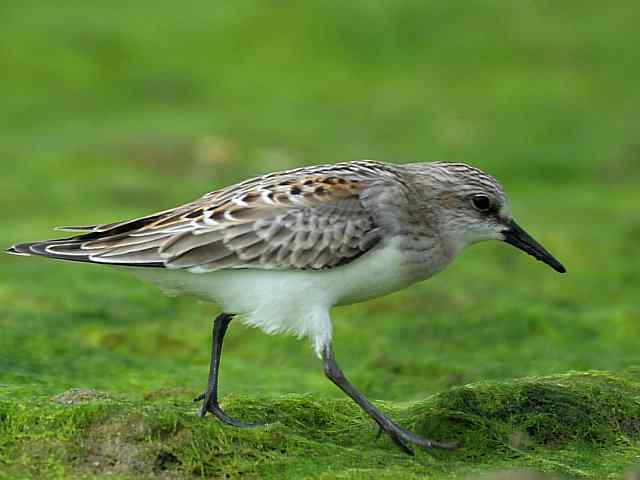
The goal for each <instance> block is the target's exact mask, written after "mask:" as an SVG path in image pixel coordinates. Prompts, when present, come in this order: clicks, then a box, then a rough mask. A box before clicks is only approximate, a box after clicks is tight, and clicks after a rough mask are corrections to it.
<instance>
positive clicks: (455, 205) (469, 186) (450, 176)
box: [414, 162, 566, 273]
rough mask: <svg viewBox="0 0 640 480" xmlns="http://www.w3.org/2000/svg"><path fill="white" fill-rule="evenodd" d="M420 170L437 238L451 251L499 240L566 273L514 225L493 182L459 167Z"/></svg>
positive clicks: (439, 165)
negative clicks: (432, 209) (431, 208)
mask: <svg viewBox="0 0 640 480" xmlns="http://www.w3.org/2000/svg"><path fill="white" fill-rule="evenodd" d="M414 165H415V167H416V168H420V167H418V165H419V164H414ZM420 170H421V172H420V173H421V177H422V179H423V183H424V184H425V185H424V188H426V189H427V190H428V191H429V197H430V203H431V202H435V204H436V205H437V207H438V208H437V212H434V215H433V216H434V217H435V218H436V220H437V223H438V231H439V234H440V236H441V237H442V238H443V240H445V241H446V242H447V243H448V244H449V245H450V247H451V248H452V249H453V250H454V251H460V250H461V249H462V248H464V247H465V246H466V245H470V244H473V243H477V242H481V241H484V240H501V241H504V242H506V243H509V244H511V245H513V246H514V247H517V248H519V249H520V250H523V251H524V252H526V253H528V254H529V255H531V256H533V257H535V258H536V259H538V260H540V261H542V262H544V263H546V264H547V265H549V266H550V267H551V268H553V269H554V270H556V271H557V272H560V273H564V272H565V271H566V270H565V268H564V266H563V265H562V264H561V263H560V262H559V261H558V260H557V259H556V258H555V257H554V256H553V255H551V253H549V252H548V251H547V250H546V249H545V248H544V247H543V246H542V245H540V244H539V243H538V242H537V241H536V240H534V239H533V238H532V237H531V236H530V235H529V234H528V233H527V232H526V231H525V230H524V229H522V227H520V226H519V225H518V224H517V223H516V222H515V220H514V219H513V217H512V215H511V208H510V206H509V200H508V198H507V195H506V194H505V192H504V190H503V188H502V186H501V185H500V184H499V183H498V182H497V180H496V179H495V178H493V177H492V176H490V175H487V174H486V173H484V172H482V171H480V170H478V169H476V168H473V167H471V166H469V165H465V164H462V163H447V162H434V163H427V164H424V163H423V164H422V167H421V168H420Z"/></svg>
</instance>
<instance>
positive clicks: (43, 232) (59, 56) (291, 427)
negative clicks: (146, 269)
mask: <svg viewBox="0 0 640 480" xmlns="http://www.w3.org/2000/svg"><path fill="white" fill-rule="evenodd" d="M5 3H6V2H5ZM637 13H638V7H637V6H636V5H635V3H634V2H631V1H629V2H626V1H625V2H617V3H616V4H615V5H607V6H602V5H601V4H600V3H597V2H595V1H588V2H577V1H567V2H562V4H561V5H560V4H558V3H557V2H542V1H541V2H527V3H525V2H521V3H520V2H519V3H507V2H499V1H497V0H493V1H491V0H484V1H474V2H467V3H465V4H464V6H463V5H462V4H460V5H455V4H446V3H442V4H439V3H436V2H418V1H408V2H402V3H398V2H388V1H383V2H360V1H356V2H349V3H347V4H345V3H344V2H340V3H338V2H334V1H328V2H311V1H310V2H298V3H294V2H283V3H280V4H277V5H267V4H266V3H264V2H256V1H252V0H240V1H237V2H224V3H223V2H215V3H214V4H212V3H211V2H203V1H197V0H194V1H192V2H188V3H187V4H181V5H180V6H178V5H177V4H175V5H174V4H169V3H166V4H158V3H157V2H156V3H152V2H148V1H146V0H144V1H140V2H134V3H125V2H115V3H113V2H112V3H110V4H108V5H107V4H106V3H102V4H101V3H100V2H79V1H75V0H68V1H66V2H63V3H62V4H53V3H50V4H47V3H42V2H34V1H24V2H20V3H19V4H18V3H15V2H14V3H13V4H11V3H6V4H3V5H0V19H1V20H0V22H2V27H3V29H2V30H3V38H5V40H6V41H5V42H3V45H2V46H0V69H1V70H2V72H3V75H2V78H0V89H1V91H2V92H3V94H4V95H3V99H2V109H0V140H1V141H0V152H1V158H2V167H3V168H2V174H1V175H0V204H1V205H2V206H3V209H2V220H3V221H2V225H3V228H2V229H1V230H0V244H2V245H7V246H8V245H10V244H12V243H14V242H16V241H22V240H34V239H39V238H47V237H50V236H52V232H51V230H50V227H52V226H55V225H65V224H83V223H93V222H109V221H113V220H118V219H123V218H127V217H130V216H135V215H141V214H145V213H150V212H152V211H155V210H159V209H163V208H168V207H171V206H173V205H175V204H178V203H181V202H185V201H189V200H191V199H193V198H195V197H196V196H197V195H199V194H201V193H203V192H206V191H209V190H212V189H214V188H216V187H218V186H222V185H225V184H228V183H230V182H233V181H236V180H240V179H242V178H244V177H247V176H250V175H255V174H258V173H261V172H265V171H270V170H276V169H283V168H289V167H294V166H297V165H301V164H314V163H325V162H335V161H341V160H349V159H357V158H375V159H381V160H392V161H398V162H404V161H415V160H436V159H451V160H460V161H466V162H469V163H472V164H474V165H477V166H478V167H480V168H483V169H485V170H487V171H489V172H490V173H492V174H494V175H495V176H496V177H498V178H499V179H500V180H501V181H502V183H503V184H504V185H505V187H506V189H507V191H508V192H509V194H510V196H511V200H512V204H513V210H514V212H515V214H516V218H517V219H518V221H519V222H520V223H521V224H522V225H523V226H525V227H526V228H527V229H528V230H529V231H530V232H531V233H532V234H534V236H535V237H536V238H538V240H540V241H541V243H543V244H544V245H545V246H546V247H548V248H549V250H551V251H552V252H553V253H554V254H555V255H556V256H557V257H558V258H559V259H560V260H561V261H562V262H563V263H565V265H566V266H567V268H568V270H569V273H568V274H567V275H565V276H560V275H557V274H554V273H553V272H552V271H550V270H549V269H547V268H545V267H544V266H543V265H541V264H538V263H536V262H533V261H532V260H531V259H530V258H529V257H527V256H525V255H523V254H521V253H519V252H516V251H515V250H513V249H511V248H510V247H508V246H506V245H498V244H483V245H478V246H474V247H472V248H469V249H468V250H467V251H466V252H465V253H464V254H463V255H462V257H461V258H460V259H459V260H457V261H456V262H455V263H454V264H453V265H452V266H451V267H450V268H449V269H448V270H447V271H446V272H443V273H442V274H440V275H438V276H437V277H435V278H434V279H432V280H430V281H428V282H425V283H423V284H420V285H417V286H415V287H412V288H411V289H408V290H405V291H402V292H398V293H396V294H393V295H390V296H388V297H384V298H381V299H376V300H373V301H370V302H367V303H364V304H361V305H354V306H350V307H344V308H340V309H336V310H335V312H334V324H335V347H336V353H337V357H338V360H339V361H340V363H341V366H342V367H343V369H344V371H345V373H346V374H347V375H348V376H349V377H350V379H351V380H352V381H353V383H354V384H355V385H357V386H359V387H360V388H361V389H362V390H363V391H364V392H365V393H366V394H367V395H368V396H369V397H370V398H373V399H379V402H380V403H379V405H381V406H382V407H383V408H384V409H386V410H387V411H388V412H389V413H390V414H392V415H394V416H395V417H396V418H398V419H399V420H400V421H401V423H403V425H406V426H409V427H412V428H414V429H415V430H416V431H418V432H421V433H423V434H429V435H433V436H434V437H438V438H442V439H451V440H458V441H460V442H461V443H463V447H462V448H461V449H460V450H459V451H457V452H455V453H453V454H448V453H442V452H439V453H437V454H435V455H434V456H430V455H428V454H426V453H421V452H420V453H418V455H417V457H416V458H415V459H410V458H406V457H404V456H403V455H402V454H401V453H399V452H398V451H397V450H396V449H395V448H394V446H393V445H392V444H391V443H390V442H389V441H387V440H380V441H379V442H375V441H374V438H375V429H374V428H373V426H372V425H371V423H370V422H368V421H367V420H366V419H365V418H364V417H363V416H362V415H361V414H360V413H359V412H358V411H357V409H356V408H355V407H354V406H353V405H351V404H350V403H349V402H348V401H347V400H346V399H344V398H343V396H342V394H341V393H340V392H339V391H337V389H336V388H335V387H334V386H333V385H332V384H330V382H328V381H327V380H326V379H325V378H324V376H323V375H322V372H321V368H320V365H319V362H318V360H317V359H316V358H314V356H313V354H312V353H311V350H310V349H309V348H308V345H307V344H306V342H303V341H298V340H295V339H292V338H286V337H268V336H265V335H264V334H262V333H260V332H258V331H254V330H250V329H247V328H244V327H242V326H239V325H233V324H232V328H231V329H230V331H229V334H228V339H227V341H226V343H225V355H224V359H223V367H222V373H221V389H222V396H223V399H224V403H225V406H226V407H227V408H229V410H230V411H231V412H232V413H234V414H237V415H238V416H241V417H244V418H247V419H261V418H268V419H270V420H273V421H275V423H273V424H272V425H270V426H268V427H266V428H264V429H259V430H256V431H251V432H247V431H236V430H233V429H228V428H222V427H220V426H219V425H218V424H217V423H216V422H214V421H211V420H209V421H201V420H199V419H197V418H196V417H195V416H194V412H195V406H194V405H193V404H191V403H190V401H189V399H190V398H191V397H192V396H193V395H194V394H196V393H198V392H199V391H200V390H201V389H202V387H203V385H204V381H205V378H206V374H207V365H208V354H209V350H208V349H209V333H210V320H211V317H212V316H213V315H214V314H215V313H216V308H215V306H210V305H205V304H201V303H197V302H194V301H193V300H190V299H183V298H178V299H175V298H167V297H163V296H161V295H159V294H158V292H157V290H156V289H155V288H154V287H152V286H149V285H145V284H142V283H139V282H138V281H137V280H135V279H133V278H130V277H129V276H127V275H126V273H123V272H121V271H116V270H110V269H108V268H100V267H95V266H86V265H70V264H65V263H58V262H53V261H47V260H43V259H26V258H15V257H9V256H2V257H1V258H0V272H1V273H2V275H0V305H1V307H0V329H1V332H2V333H1V334H0V477H2V476H5V477H7V478H25V477H29V476H33V477H42V476H46V477H56V476H57V477H60V478H74V477H76V478H102V477H107V476H109V477H110V478H113V477H114V476H115V477H120V478H131V477H136V476H142V477H157V478H172V477H177V478H180V477H182V476H204V477H206V476H209V477H214V478H215V477H222V476H223V475H225V474H226V475H229V476H230V477H232V478H234V477H239V476H243V477H245V478H287V477H289V478H307V477H308V478H367V477H370V478H398V477H402V478H429V479H438V480H439V479H448V478H452V479H453V478H465V477H466V476H468V475H472V477H471V478H475V477H476V476H477V474H478V473H477V472H485V471H493V470H499V469H513V468H530V469H535V470H539V471H544V472H547V473H551V474H554V473H555V474H557V475H560V476H562V477H566V478H584V479H598V480H599V479H604V478H620V476H621V475H622V472H623V471H625V470H626V469H627V468H629V466H630V465H632V464H634V463H637V462H638V460H639V458H640V442H639V438H640V435H639V433H638V422H639V421H640V420H639V419H640V415H639V413H638V398H640V395H639V393H638V375H637V372H638V366H639V361H638V355H637V350H638V349H637V339H638V337H639V335H640V321H639V320H640V302H639V301H638V298H637V297H638V295H637V292H638V288H639V287H640V270H639V269H638V265H640V253H638V249H637V243H638V237H639V236H640V221H639V220H638V217H637V205H639V204H640V193H639V192H638V188H637V185H638V182H639V181H640V148H639V143H638V140H637V139H638V134H639V133H640V132H639V130H638V121H637V112H638V111H639V110H640V95H639V94H638V93H637V84H638V80H640V67H639V66H638V64H637V62H636V54H637V47H636V45H638V43H639V42H640V33H639V32H638V29H637V28H636V27H637V26H636V24H635V20H634V14H637ZM53 235H55V234H53ZM567 372H573V373H567ZM73 388H81V389H94V390H95V391H97V392H102V395H98V396H97V397H98V398H95V399H94V398H92V395H91V394H86V395H85V397H86V398H85V399H84V401H76V400H73V403H71V404H67V403H64V400H63V401H62V403H60V399H59V397H57V395H60V394H61V393H63V392H66V391H69V390H70V389H73ZM69 398H71V399H73V398H74V397H73V395H71V397H69ZM56 399H57V400H56Z"/></svg>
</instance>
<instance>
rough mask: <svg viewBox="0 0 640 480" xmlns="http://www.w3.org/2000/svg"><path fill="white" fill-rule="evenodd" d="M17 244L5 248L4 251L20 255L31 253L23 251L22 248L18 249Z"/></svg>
mask: <svg viewBox="0 0 640 480" xmlns="http://www.w3.org/2000/svg"><path fill="white" fill-rule="evenodd" d="M19 247H20V246H19V245H13V246H11V247H9V248H7V249H6V250H5V251H4V253H8V254H9V255H19V256H21V257H30V256H31V254H30V253H28V252H25V251H23V250H19Z"/></svg>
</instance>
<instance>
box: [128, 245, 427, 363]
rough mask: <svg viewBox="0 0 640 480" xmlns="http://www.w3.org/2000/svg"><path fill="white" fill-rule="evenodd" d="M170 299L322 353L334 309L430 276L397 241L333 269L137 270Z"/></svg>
mask: <svg viewBox="0 0 640 480" xmlns="http://www.w3.org/2000/svg"><path fill="white" fill-rule="evenodd" d="M136 273H137V274H138V275H139V276H141V277H142V278H144V279H146V280H149V281H151V282H153V283H156V284H158V285H159V286H160V287H161V288H162V289H163V290H165V292H167V293H169V294H190V295H195V296H197V297H199V298H202V299H204V300H208V301H212V302H215V303H217V304H218V305H219V306H220V307H221V308H222V310H223V311H225V312H227V313H235V314H238V316H239V319H240V320H241V321H242V322H243V323H246V324H249V325H252V326H256V327H259V328H261V329H262V330H264V331H265V332H267V333H278V332H290V333H294V334H296V335H298V336H309V337H311V338H312V340H313V342H314V346H315V348H316V350H317V351H319V349H320V348H322V346H323V345H325V344H326V343H327V342H328V341H330V339H331V321H330V318H329V310H330V309H331V307H333V306H334V305H347V304H351V303H357V302H361V301H363V300H367V299H370V298H374V297H379V296H382V295H386V294H388V293H391V292H393V291H396V290H400V289H402V288H405V287H407V286H409V285H411V284H413V283H415V282H417V281H419V280H422V279H424V278H426V277H428V276H429V275H430V273H434V272H429V271H428V270H427V271H425V270H424V269H417V268H416V266H415V265H414V264H412V263H411V262H409V261H408V259H407V258H406V256H405V255H404V254H403V252H402V251H401V250H400V249H398V248H397V246H396V243H395V242H390V243H389V244H388V245H387V246H385V247H383V248H380V249H378V250H376V251H374V252H371V253H370V254H367V255H364V256H362V257H361V258H359V259H357V260H355V261H353V262H352V263H349V264H347V265H345V266H343V267H338V268H335V269H331V270H322V271H314V270H300V271H291V270H288V271H279V270H251V269H238V270H232V269H229V270H219V271H215V272H208V273H191V272H188V271H184V270H164V269H137V270H136Z"/></svg>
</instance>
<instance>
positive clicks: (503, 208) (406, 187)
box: [7, 160, 565, 454]
mask: <svg viewBox="0 0 640 480" xmlns="http://www.w3.org/2000/svg"><path fill="white" fill-rule="evenodd" d="M60 229H61V230H65V231H71V232H77V234H76V235H75V236H71V237H68V238H62V239H55V240H45V241H39V242H31V243H22V244H18V245H15V246H13V247H11V248H9V249H8V250H7V252H9V253H13V254H17V255H42V256H45V257H51V258H56V259H62V260H73V261H79V262H91V263H101V264H108V265H120V266H127V267H131V270H132V271H133V272H134V273H137V274H139V275H140V276H142V277H143V278H145V279H147V280H150V281H152V282H154V283H156V284H158V285H159V286H160V287H161V288H162V289H163V290H164V291H165V292H167V293H169V294H191V295H195V296H197V297H200V298H202V299H204V300H207V301H211V302H215V303H217V304H218V305H219V306H220V307H221V309H222V311H223V312H224V313H222V314H220V315H219V316H218V317H217V318H216V319H215V320H214V322H213V335H212V337H213V340H212V349H211V364H210V370H209V377H208V384H207V388H206V392H205V393H204V394H202V395H201V396H199V397H198V398H196V399H195V400H196V401H200V400H202V401H203V402H202V406H201V408H200V410H199V414H200V415H201V416H205V415H206V413H207V412H211V413H212V414H213V415H215V416H216V417H217V418H218V419H220V420H221V421H222V422H224V423H227V424H230V425H234V426H238V427H252V426H256V425H255V424H246V423H242V422H240V421H238V420H236V419H234V418H231V417H230V416H228V415H227V414H226V413H225V412H224V411H223V410H222V409H221V408H220V406H219V404H218V396H217V389H218V369H219V364H220V354H221V350H222V342H223V339H224V335H225V332H226V330H227V327H228V325H229V322H230V321H231V320H232V319H233V318H238V319H239V321H241V322H243V323H245V324H248V325H251V326H255V327H259V328H260V329H262V330H263V331H265V332H266V333H269V334H274V333H280V332H289V333H293V334H296V335H298V336H299V337H303V336H304V337H308V338H309V339H310V340H311V343H312V346H313V348H314V349H315V352H316V353H317V355H318V356H319V357H320V358H321V359H322V361H323V364H324V373H325V374H326V376H327V377H328V378H329V379H330V380H331V381H332V382H333V383H335V384H336V385H337V386H338V387H339V388H340V389H342V390H343V391H344V392H345V393H346V394H347V395H349V397H351V398H352V399H353V400H354V401H355V402H356V403H357V404H358V405H359V406H360V407H361V408H362V409H363V410H364V411H365V412H366V413H367V414H368V415H369V416H370V417H371V418H372V419H373V420H374V421H375V422H376V423H377V424H378V426H379V427H380V429H381V431H383V432H385V433H386V434H388V435H389V436H390V437H391V439H392V440H393V441H394V442H395V443H396V444H397V445H398V446H399V447H400V448H401V449H402V450H404V451H405V452H407V453H409V454H411V453H412V450H411V449H410V448H409V445H410V444H413V445H417V446H420V447H424V448H444V449H448V448H453V447H454V446H453V445H451V444H448V443H444V442H437V441H432V440H428V439H425V438H422V437H420V436H418V435H416V434H414V433H412V432H410V431H408V430H406V429H404V428H402V427H401V426H400V425H398V424H396V423H395V422H393V421H392V420H390V419H388V418H387V417H386V416H384V415H383V414H382V413H381V412H380V411H379V410H378V409H377V408H376V407H375V406H374V405H373V404H372V403H371V402H369V401H368V400H367V399H366V397H365V396H364V395H362V394H361V393H360V392H359V391H358V390H356V389H355V388H354V386H353V385H352V384H351V383H350V382H349V381H348V380H347V378H346V377H345V375H344V374H343V373H342V371H341V370H340V367H339V366H338V364H337V363H336V360H335V357H334V354H333V350H332V346H331V345H332V343H331V332H332V326H331V318H330V310H331V308H332V307H333V306H336V305H346V304H351V303H356V302H361V301H364V300H367V299H371V298H374V297H378V296H381V295H385V294H388V293H390V292H393V291H396V290H400V289H402V288H405V287H407V286H409V285H411V284H414V283H416V282H419V281H421V280H424V279H426V278H429V277H431V276H433V275H434V274H436V273H438V272H439V271H441V270H442V269H444V268H445V267H446V266H447V264H449V263H450V262H451V261H452V260H453V259H454V257H455V256H456V255H457V254H458V253H459V252H460V251H461V250H462V248H463V247H465V246H466V245H470V244H473V243H476V242H479V241H483V240H501V241H505V242H507V243H510V244H511V245H514V246H516V247H518V248H520V249H521V250H524V251H525V252H527V253H529V254H530V255H532V256H533V257H535V258H537V259H538V260H541V261H543V262H545V263H546V264H548V265H549V266H551V267H552V268H553V269H554V270H556V271H558V272H561V273H564V272H565V269H564V267H563V266H562V265H561V264H560V262H558V260H556V259H555V258H554V257H553V256H552V255H551V254H550V253H549V252H547V251H546V250H545V249H544V248H543V247H542V246H541V245H540V244H539V243H537V242H536V241H535V240H534V239H533V238H532V237H530V236H529V235H528V234H527V233H526V232H525V231H524V230H523V229H522V228H520V227H519V226H518V224H517V223H516V222H515V221H514V220H513V218H512V215H511V209H510V206H509V202H508V199H507V196H506V195H505V193H504V190H503V189H502V187H501V186H500V184H499V183H498V182H497V181H496V180H495V179H494V178H493V177H491V176H489V175H487V174H485V173H483V172H482V171H480V170H478V169H476V168H474V167H471V166H469V165H466V164H462V163H447V162H433V163H411V164H404V165H395V164H389V163H382V162H376V161H366V160H363V161H355V162H345V163H338V164H335V165H319V166H312V167H303V168H297V169H294V170H287V171H283V172H277V173H269V174H267V175H263V176H260V177H256V178H252V179H249V180H245V181H243V182H240V183H237V184H235V185H231V186H229V187H226V188H223V189H220V190H216V191H214V192H211V193H207V194H206V195H204V196H202V197H201V198H199V199H198V200H196V201H194V202H191V203H187V204H184V205H181V206H178V207H176V208H172V209H170V210H164V211H162V212H159V213H155V214H152V215H148V216H145V217H142V218H136V219H133V220H126V221H122V222H116V223H111V224H101V225H91V226H82V227H60Z"/></svg>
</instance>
